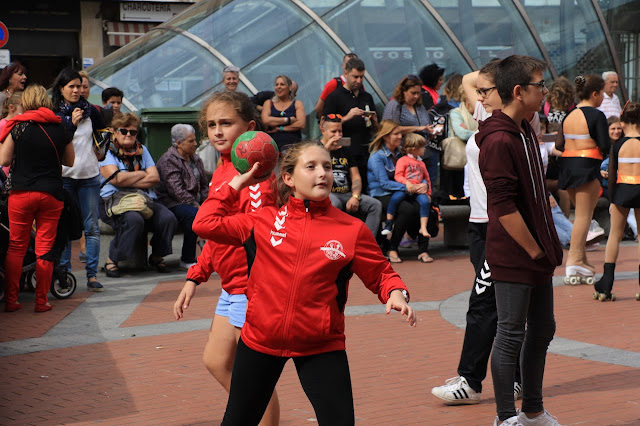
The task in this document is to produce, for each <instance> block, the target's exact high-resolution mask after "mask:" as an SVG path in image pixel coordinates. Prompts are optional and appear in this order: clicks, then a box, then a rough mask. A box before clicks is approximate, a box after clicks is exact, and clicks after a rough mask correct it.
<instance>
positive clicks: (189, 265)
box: [180, 260, 196, 271]
mask: <svg viewBox="0 0 640 426" xmlns="http://www.w3.org/2000/svg"><path fill="white" fill-rule="evenodd" d="M195 264H196V262H193V263H186V262H183V261H182V260H181V261H180V269H185V270H187V271H188V270H189V268H191V267H192V266H193V265H195Z"/></svg>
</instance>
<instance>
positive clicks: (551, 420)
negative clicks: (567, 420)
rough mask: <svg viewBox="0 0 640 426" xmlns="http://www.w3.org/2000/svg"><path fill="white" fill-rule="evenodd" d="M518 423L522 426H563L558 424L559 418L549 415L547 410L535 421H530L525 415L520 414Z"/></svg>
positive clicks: (535, 418)
mask: <svg viewBox="0 0 640 426" xmlns="http://www.w3.org/2000/svg"><path fill="white" fill-rule="evenodd" d="M518 421H519V422H520V423H519V424H522V426H562V425H561V424H560V423H558V418H557V417H554V416H552V415H551V414H549V412H548V411H547V410H544V412H543V413H542V414H540V415H539V416H538V417H534V418H533V419H530V418H529V417H527V415H526V414H524V413H520V414H518Z"/></svg>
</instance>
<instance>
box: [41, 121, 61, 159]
mask: <svg viewBox="0 0 640 426" xmlns="http://www.w3.org/2000/svg"><path fill="white" fill-rule="evenodd" d="M36 124H37V125H38V127H40V129H41V130H42V131H43V132H44V134H45V135H47V139H49V142H51V146H53V150H54V151H55V152H56V157H57V158H58V164H59V165H60V167H62V161H60V154H58V148H56V144H54V143H53V141H52V140H51V136H49V133H47V131H46V130H44V127H42V126H41V125H40V123H36Z"/></svg>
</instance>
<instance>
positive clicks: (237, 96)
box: [198, 91, 261, 135]
mask: <svg viewBox="0 0 640 426" xmlns="http://www.w3.org/2000/svg"><path fill="white" fill-rule="evenodd" d="M218 102H219V103H222V104H226V105H228V106H229V107H231V108H233V109H235V110H236V113H237V114H238V115H239V116H240V118H242V120H243V121H245V122H247V123H249V122H250V121H255V122H256V129H255V130H260V126H261V123H260V121H259V120H258V118H257V117H256V109H255V107H254V106H253V102H251V99H250V98H249V96H247V95H245V94H244V93H241V92H227V91H225V92H216V93H214V94H213V95H211V96H209V98H207V100H205V101H204V103H203V104H202V108H200V116H199V117H198V124H199V125H200V131H201V132H202V134H203V135H206V134H207V110H208V109H209V106H210V105H211V104H215V103H218Z"/></svg>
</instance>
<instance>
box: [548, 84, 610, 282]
mask: <svg viewBox="0 0 640 426" xmlns="http://www.w3.org/2000/svg"><path fill="white" fill-rule="evenodd" d="M575 83H576V92H577V94H578V97H579V98H580V102H579V103H578V105H576V108H575V109H574V110H573V111H571V112H570V113H569V114H568V115H567V116H566V117H565V119H564V120H563V121H562V126H561V127H560V130H559V132H558V136H557V137H556V148H557V149H558V150H559V151H562V163H561V164H560V174H559V177H558V187H559V188H560V189H566V190H567V192H568V193H569V197H571V201H572V202H573V205H574V206H575V207H576V208H575V221H574V222H573V230H572V231H571V242H570V246H569V255H568V256H567V263H566V266H565V275H566V276H565V278H564V283H565V284H571V285H575V284H593V281H594V277H593V276H594V274H595V267H594V266H593V265H592V264H591V263H589V261H588V260H587V254H586V243H585V241H586V239H587V233H588V232H589V225H590V224H591V218H592V217H593V210H594V209H595V207H596V202H597V201H598V197H599V195H600V189H601V186H600V180H601V179H602V177H601V176H600V163H602V159H603V158H604V155H605V154H606V153H608V152H609V146H610V144H609V134H608V126H607V118H606V117H605V115H604V114H603V113H602V111H599V110H598V109H597V107H599V106H600V104H601V103H602V99H603V98H604V80H603V79H602V78H601V77H600V76H597V75H587V76H585V77H583V76H578V77H576V79H575Z"/></svg>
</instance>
